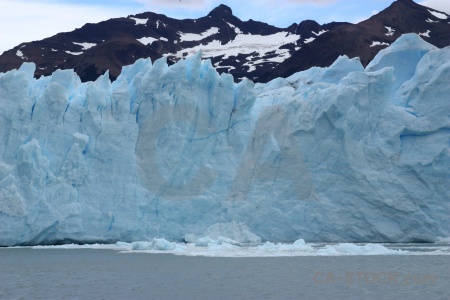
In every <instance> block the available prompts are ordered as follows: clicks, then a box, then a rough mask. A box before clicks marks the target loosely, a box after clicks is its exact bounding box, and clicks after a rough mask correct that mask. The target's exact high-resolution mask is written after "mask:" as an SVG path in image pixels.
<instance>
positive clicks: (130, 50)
mask: <svg viewBox="0 0 450 300" xmlns="http://www.w3.org/2000/svg"><path fill="white" fill-rule="evenodd" d="M411 32H413V33H418V34H420V35H421V36H422V38H424V39H425V40H426V41H427V42H429V43H431V44H433V45H435V46H437V47H444V46H448V45H450V16H448V15H447V14H444V13H442V12H438V11H435V10H433V9H430V8H427V7H424V6H421V5H419V4H416V3H415V2H413V1H412V0H397V1H395V2H394V3H393V4H392V5H391V6H389V7H388V8H386V9H385V10H383V11H382V12H380V13H379V14H377V15H374V16H372V17H371V18H370V19H368V20H365V21H363V22H360V23H359V24H350V23H336V22H332V23H329V24H323V25H320V24H318V23H317V22H315V21H311V20H306V21H302V22H300V23H299V24H296V23H294V24H292V25H291V26H289V27H287V28H277V27H274V26H271V25H268V24H265V23H262V22H257V21H254V20H251V19H250V20H249V21H242V20H240V19H239V18H237V17H236V16H234V15H233V13H232V10H231V8H229V7H227V6H225V5H219V6H218V7H217V8H215V9H214V10H212V11H211V12H210V13H209V14H208V15H207V16H205V17H202V18H199V19H185V20H177V19H172V18H169V17H167V16H165V15H161V14H156V13H152V12H145V13H142V14H137V15H134V16H128V17H126V18H116V19H110V20H107V21H104V22H100V23H98V24H86V25H84V26H83V27H81V28H79V29H76V30H74V31H72V32H64V33H59V34H57V35H55V36H52V37H49V38H46V39H43V40H40V41H34V42H30V43H22V44H20V45H18V46H16V47H14V48H13V49H11V50H8V51H5V52H4V53H3V54H2V55H1V56H0V72H5V71H8V70H12V69H17V68H19V67H20V65H21V64H22V63H23V62H34V63H36V65H37V70H36V76H37V77H39V76H41V75H46V76H47V75H50V74H52V72H53V71H55V70H56V69H75V71H76V72H77V74H78V75H79V76H80V78H81V79H82V80H83V81H88V80H95V79H96V78H97V77H98V76H99V75H101V74H103V73H104V72H105V71H106V70H110V77H111V79H115V78H116V77H117V76H118V74H119V73H120V70H121V68H122V66H124V65H129V64H132V63H134V62H135V61H136V60H137V59H139V58H146V57H150V58H151V59H152V60H155V59H157V58H160V57H162V56H166V57H167V58H168V61H169V64H172V63H173V62H176V61H178V60H179V59H181V58H184V57H186V56H188V55H192V54H194V53H196V52H197V51H199V50H203V58H210V59H211V61H212V63H213V65H214V67H216V69H217V70H218V71H219V72H220V73H231V74H232V75H233V76H234V78H235V80H236V81H239V80H240V79H242V78H244V77H247V78H250V79H252V80H253V81H255V82H267V81H269V80H271V79H273V78H276V77H287V76H289V75H292V74H293V73H295V72H298V71H302V70H306V69H308V68H310V67H313V66H320V67H325V66H329V65H331V63H332V62H333V61H335V60H336V58H337V57H339V56H340V55H343V54H346V55H347V56H349V57H351V58H353V57H360V58H361V62H362V63H363V65H364V66H366V65H367V64H368V63H369V62H370V61H371V60H372V59H373V58H374V57H375V55H376V54H377V53H378V52H379V51H380V50H381V49H384V48H386V47H387V46H388V45H390V44H391V43H392V42H393V41H395V40H396V39H397V38H398V37H399V36H401V35H402V34H404V33H411Z"/></svg>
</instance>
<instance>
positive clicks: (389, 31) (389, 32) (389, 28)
mask: <svg viewBox="0 0 450 300" xmlns="http://www.w3.org/2000/svg"><path fill="white" fill-rule="evenodd" d="M384 28H386V29H387V31H388V33H386V35H387V36H393V35H394V33H395V29H393V28H392V27H389V26H384Z"/></svg>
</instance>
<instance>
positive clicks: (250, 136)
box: [0, 35, 450, 247]
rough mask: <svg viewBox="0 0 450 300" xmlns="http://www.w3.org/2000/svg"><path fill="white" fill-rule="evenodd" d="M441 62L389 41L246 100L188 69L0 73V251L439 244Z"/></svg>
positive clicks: (445, 54) (449, 78)
mask: <svg viewBox="0 0 450 300" xmlns="http://www.w3.org/2000/svg"><path fill="white" fill-rule="evenodd" d="M403 57H404V58H407V62H408V63H406V61H405V60H402V58H403ZM412 58H414V59H412ZM449 58H450V48H448V47H447V48H444V49H436V48H434V47H432V46H430V45H429V44H427V43H425V42H423V41H422V40H421V39H420V38H419V37H417V36H415V35H404V36H402V37H401V38H400V39H399V40H398V41H396V42H395V43H394V44H392V45H391V46H390V47H389V48H387V49H386V50H383V51H381V52H380V53H379V55H378V56H377V57H376V58H375V59H374V61H373V63H372V64H371V65H369V66H368V67H367V68H366V70H364V68H363V67H362V66H361V64H360V63H359V61H358V60H355V59H349V58H347V57H341V58H339V59H338V60H337V61H336V62H335V64H333V65H332V66H330V67H329V68H313V69H310V70H307V71H304V72H300V73H297V74H295V75H293V76H291V77H289V78H286V79H283V78H278V79H275V80H273V81H272V82H269V83H267V84H257V85H253V83H252V82H251V81H248V80H244V81H242V82H240V83H239V84H235V83H234V82H233V78H232V77H231V76H230V75H227V74H222V75H219V74H218V73H217V72H216V71H215V69H214V68H213V67H212V66H211V63H210V62H209V61H202V60H201V53H198V54H197V55H196V56H193V57H190V58H188V59H186V60H182V61H180V62H178V63H177V64H175V65H173V66H170V67H168V66H167V64H166V61H165V59H160V60H157V61H155V62H154V63H153V64H152V63H151V62H150V60H148V59H147V60H143V59H141V60H138V61H137V62H136V63H135V64H134V65H132V66H128V67H124V68H123V71H122V74H121V75H120V76H119V77H118V78H117V80H116V81H114V82H113V83H111V82H110V81H109V79H108V74H105V75H104V76H102V77H100V78H98V79H97V80H96V81H95V82H87V83H81V81H80V80H79V78H78V77H77V76H76V74H75V73H74V72H73V71H72V70H64V71H56V72H55V73H54V74H53V75H52V76H50V77H41V78H40V79H38V80H35V79H33V73H34V69H35V67H34V65H33V64H27V63H25V64H24V65H23V66H22V67H21V68H20V69H19V70H14V71H10V72H7V73H0V140H1V143H0V245H2V246H7V245H35V244H49V243H65V242H74V241H76V242H83V243H90V242H111V243H113V242H116V241H125V242H133V241H142V240H147V241H154V240H153V238H155V237H158V238H165V239H167V240H170V241H181V240H183V239H185V238H186V237H205V236H207V235H210V236H214V238H216V237H220V236H221V237H224V238H228V239H231V240H237V241H238V242H255V241H256V242H259V241H261V240H263V241H267V240H270V241H274V242H287V241H291V242H292V241H295V240H298V239H299V238H303V239H305V240H306V241H308V242H310V241H330V242H331V241H336V242H411V241H433V240H435V239H436V238H437V237H439V236H449V235H450V218H449V214H450V200H449V199H450V193H449V188H448V187H449V186H450V176H449V168H448V166H449V165H450V152H449V139H450V107H449V101H448V99H449V97H448V95H450V90H449V86H450V85H449V84H448V82H450V59H449ZM152 243H153V242H152ZM149 245H150V244H149ZM155 245H156V244H155ZM155 245H154V243H153V244H151V245H150V246H151V247H165V245H166V244H164V243H163V244H161V245H162V246H161V245H159V244H158V245H156V246H155ZM147 246H148V245H147ZM147 246H146V247H147ZM150 246H149V247H150Z"/></svg>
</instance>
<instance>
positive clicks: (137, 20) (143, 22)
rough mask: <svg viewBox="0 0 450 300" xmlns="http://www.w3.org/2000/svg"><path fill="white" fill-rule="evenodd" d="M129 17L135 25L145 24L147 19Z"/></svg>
mask: <svg viewBox="0 0 450 300" xmlns="http://www.w3.org/2000/svg"><path fill="white" fill-rule="evenodd" d="M130 19H132V20H134V21H135V22H136V24H135V25H146V24H147V21H148V18H147V19H139V18H133V17H130Z"/></svg>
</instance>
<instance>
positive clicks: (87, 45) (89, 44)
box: [73, 42, 97, 50]
mask: <svg viewBox="0 0 450 300" xmlns="http://www.w3.org/2000/svg"><path fill="white" fill-rule="evenodd" d="M73 43H74V44H75V45H79V46H81V47H83V48H82V49H81V50H87V49H89V48H92V47H94V46H97V44H95V43H77V42H73Z"/></svg>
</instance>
